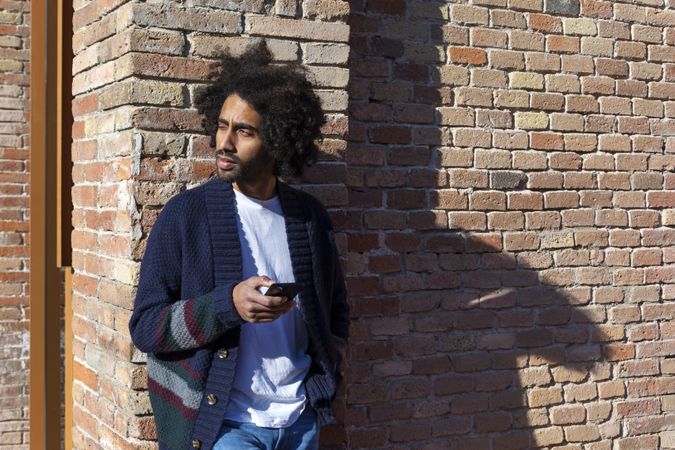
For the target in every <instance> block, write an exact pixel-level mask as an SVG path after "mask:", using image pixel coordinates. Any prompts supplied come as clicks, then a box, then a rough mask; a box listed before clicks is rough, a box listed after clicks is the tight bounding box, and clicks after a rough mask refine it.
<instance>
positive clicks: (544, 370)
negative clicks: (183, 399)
mask: <svg viewBox="0 0 675 450" xmlns="http://www.w3.org/2000/svg"><path fill="white" fill-rule="evenodd" d="M74 3H75V5H74V6H75V16H74V23H73V29H74V31H75V34H74V39H73V47H74V51H75V60H74V64H73V91H74V95H75V98H74V101H73V110H74V115H75V123H74V127H73V136H74V144H73V160H74V168H73V180H74V184H75V186H74V188H73V203H74V212H73V225H74V228H75V231H74V233H73V237H72V241H73V250H74V254H73V266H74V270H75V274H74V279H73V290H74V292H73V305H74V320H73V330H74V333H75V339H74V342H73V352H74V357H75V363H74V374H75V384H74V386H73V395H74V403H75V405H74V420H75V430H74V441H75V442H74V443H75V448H78V449H79V448H92V449H102V448H109V449H127V448H129V449H131V448H148V449H150V448H155V444H154V442H153V440H154V438H155V431H154V426H153V423H152V420H151V417H150V407H149V404H148V398H147V393H146V392H145V390H146V388H147V385H146V375H145V371H144V365H143V355H141V354H139V353H138V351H137V350H135V349H134V348H133V346H132V344H131V342H130V340H129V337H128V333H127V322H128V318H129V314H130V310H131V308H132V306H133V298H134V293H135V292H134V289H135V284H136V282H137V275H138V268H139V261H140V258H141V255H142V253H143V249H144V246H145V239H146V238H147V235H148V233H149V231H150V229H151V227H152V224H153V223H154V220H155V218H156V217H157V214H158V212H159V210H160V209H161V207H162V205H163V204H164V203H165V202H166V201H167V200H168V199H169V198H170V197H171V196H173V195H175V194H176V193H177V192H179V191H180V190H182V189H185V188H189V187H192V186H194V185H196V184H199V183H200V182H202V181H203V180H205V179H206V178H207V177H208V176H210V175H211V174H212V172H213V169H214V167H213V161H212V154H211V152H212V150H211V149H210V148H209V147H208V139H207V138H206V137H205V136H204V135H203V134H202V133H201V130H200V121H199V117H198V116H197V115H196V113H195V111H194V109H193V108H192V102H193V98H194V92H195V89H196V88H197V87H198V86H199V85H200V82H201V80H202V79H203V77H204V75H205V73H206V70H207V67H208V60H209V58H212V57H213V56H214V55H215V54H216V52H217V50H218V48H219V47H222V48H228V49H230V50H231V51H232V52H233V53H238V52H240V51H241V50H242V49H243V48H244V47H245V46H246V44H247V43H248V42H250V40H251V39H252V38H253V37H259V36H265V37H268V38H269V39H270V41H269V43H270V47H271V49H272V51H273V54H274V57H275V59H276V60H278V61H298V62H301V63H303V64H305V65H306V66H307V67H308V68H309V73H310V76H311V77H312V80H313V81H314V82H315V84H316V87H317V93H318V94H319V96H320V98H321V99H322V101H323V102H324V106H325V107H326V109H327V111H328V113H329V114H328V119H329V120H328V124H327V125H326V127H325V132H326V139H325V140H324V141H323V143H322V150H323V156H322V160H321V162H319V164H318V165H316V166H315V167H313V168H312V169H310V170H309V171H308V173H307V175H306V176H305V178H304V180H302V186H303V187H304V188H305V189H308V190H309V191H310V192H312V193H314V194H316V195H318V196H319V197H320V198H321V199H322V200H323V201H324V203H326V205H327V206H328V207H329V208H330V210H331V214H332V216H333V219H334V222H335V225H336V227H337V229H338V231H339V232H340V233H339V234H338V245H339V247H340V250H341V252H342V254H343V256H344V268H345V274H346V278H347V285H348V288H349V291H350V294H351V302H352V306H353V324H352V327H351V335H352V338H351V346H350V349H349V354H348V361H347V363H346V375H347V377H346V380H345V387H344V389H343V392H342V393H341V395H340V397H339V398H338V400H337V402H336V409H337V411H338V417H339V420H340V424H339V425H337V426H331V427H329V428H327V429H325V430H324V432H323V437H322V439H323V445H324V447H325V448H336V449H337V448H397V449H399V448H400V449H407V448H429V449H440V448H458V449H459V448H466V449H478V448H486V449H508V448H530V447H535V446H537V447H543V448H570V449H572V448H574V449H577V448H587V449H595V450H597V449H609V448H612V449H616V448H619V449H629V448H636V449H637V448H639V449H649V448H654V449H656V448H671V447H674V446H675V444H673V441H675V438H674V437H673V432H672V431H671V428H672V416H673V411H674V410H675V406H674V405H675V401H674V400H673V396H674V395H675V392H674V390H675V388H674V387H673V380H672V378H673V374H674V373H675V363H673V358H672V355H673V351H674V347H673V342H674V340H675V328H674V327H673V325H672V323H671V322H672V316H673V309H672V307H671V306H670V305H669V303H668V302H669V301H672V300H673V299H675V275H674V273H675V269H674V268H673V265H674V264H675V252H673V251H672V247H673V245H675V233H674V232H673V230H672V228H673V226H675V212H674V211H675V197H674V196H673V193H672V192H673V189H674V188H675V177H673V176H672V172H673V170H675V159H674V156H673V155H674V154H675V153H674V150H675V140H674V139H673V137H672V136H673V133H674V131H673V130H674V127H675V122H674V119H673V113H674V112H675V108H674V107H673V104H672V101H673V93H672V91H673V80H675V72H674V71H673V62H674V61H673V45H675V35H674V34H673V32H672V27H673V26H674V25H675V22H674V17H673V13H672V4H670V3H672V2H670V3H669V2H662V1H659V0H639V1H634V2H627V1H622V2H609V1H599V0H598V1H595V0H581V1H576V0H509V1H507V0H472V1H467V2H446V1H440V0H439V1H425V2H419V1H414V0H370V1H368V2H365V1H353V2H347V1H342V0H304V1H301V0H277V1H266V0H265V1H264V0H246V1H238V2H219V1H213V0H192V1H187V2H149V3H148V2H140V1H112V2H104V1H95V2H74ZM2 4H3V12H2V13H1V14H0V51H1V52H2V55H0V77H1V78H2V79H3V83H2V86H1V87H0V152H1V154H2V156H1V157H0V165H1V166H2V170H1V171H0V176H2V179H1V180H0V189H1V190H0V202H2V208H1V211H0V227H2V228H1V229H0V251H2V253H0V269H1V270H0V273H1V276H2V277H3V283H2V288H0V289H2V293H0V299H1V303H0V331H2V333H0V334H2V336H3V337H2V338H1V339H4V341H3V342H4V345H3V346H2V348H3V349H4V350H3V351H2V352H1V353H0V355H1V356H0V402H1V403H2V408H0V411H2V412H1V413H0V448H23V447H22V446H25V445H26V442H27V424H26V418H27V391H26V378H27V372H26V363H27V359H26V358H27V353H26V351H25V348H24V343H25V342H26V339H27V335H26V329H27V315H26V314H27V311H28V310H27V308H26V299H27V293H28V291H27V288H28V287H27V284H26V283H27V280H28V278H27V267H28V265H27V255H28V248H27V244H28V242H29V239H28V235H27V231H28V224H27V222H26V220H27V217H28V216H27V207H28V197H27V194H28V190H27V183H28V172H27V170H28V169H27V165H26V162H27V159H28V141H27V139H26V138H27V133H28V128H27V126H26V125H25V124H24V122H25V118H26V116H25V114H26V108H27V101H28V89H27V86H28V83H27V76H28V75H27V74H28V67H27V64H26V61H27V59H28V53H27V52H28V47H27V44H28V40H27V37H28V35H29V27H28V25H27V24H28V16H27V13H28V11H29V8H28V2H21V1H11V2H4V3H2ZM348 131H349V134H347V133H348Z"/></svg>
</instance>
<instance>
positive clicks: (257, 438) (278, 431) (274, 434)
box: [213, 405, 319, 450]
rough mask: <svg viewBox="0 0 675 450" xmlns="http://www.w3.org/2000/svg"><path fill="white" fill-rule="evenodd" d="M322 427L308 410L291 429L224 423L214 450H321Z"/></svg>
mask: <svg viewBox="0 0 675 450" xmlns="http://www.w3.org/2000/svg"><path fill="white" fill-rule="evenodd" d="M318 448H319V424H318V422H317V418H316V412H314V410H313V409H312V407H311V406H309V405H307V406H305V410H304V411H303V412H302V414H301V415H300V417H298V420H296V421H295V423H293V425H291V426H290V427H288V428H264V427H259V426H257V425H256V424H254V423H239V422H234V421H232V420H224V421H223V427H222V428H221V429H220V433H219V434H218V439H217V440H216V444H215V445H214V446H213V450H317V449H318Z"/></svg>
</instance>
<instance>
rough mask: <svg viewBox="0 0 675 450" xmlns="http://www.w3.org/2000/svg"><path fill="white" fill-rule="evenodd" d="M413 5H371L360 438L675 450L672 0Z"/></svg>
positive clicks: (368, 444) (358, 163) (356, 51)
mask: <svg viewBox="0 0 675 450" xmlns="http://www.w3.org/2000/svg"><path fill="white" fill-rule="evenodd" d="M395 3H396V7H395V8H394V7H393V5H394V3H392V4H391V6H390V8H391V9H387V10H385V9H384V8H383V7H382V6H381V5H380V4H379V3H378V6H377V7H374V2H353V3H352V13H351V19H350V24H351V27H352V29H351V41H350V42H351V43H352V54H351V61H350V67H351V68H352V70H351V74H350V77H351V78H350V86H352V88H351V90H350V99H349V103H350V105H349V111H350V114H351V115H350V130H351V133H350V142H349V144H348V147H347V150H346V151H347V162H348V170H349V173H350V177H349V178H348V179H347V188H348V190H349V198H350V203H349V204H348V205H347V208H346V211H345V213H344V214H345V217H344V222H341V223H340V225H341V228H342V230H344V231H345V232H346V234H347V239H348V244H349V245H348V247H347V262H348V263H347V266H346V270H347V274H348V280H349V286H350V289H351V292H352V304H353V305H354V313H353V318H354V321H355V323H354V324H353V326H352V348H351V359H350V365H349V367H348V372H347V385H348V386H347V396H346V397H345V399H344V409H345V410H346V411H347V417H346V424H347V429H346V432H347V442H348V444H347V445H346V447H347V448H418V447H419V448H433V449H436V448H467V449H468V448H471V449H477V448H485V449H510V448H514V449H515V448H533V447H537V448H540V447H541V448H566V449H567V448H569V449H573V448H574V449H577V448H578V449H581V448H586V449H591V448H592V449H617V448H669V447H670V446H672V445H673V444H672V442H673V436H672V432H671V431H670V428H671V425H672V401H670V397H668V400H667V406H666V404H665V403H664V402H665V400H663V397H661V396H662V395H666V396H672V395H673V393H672V391H673V385H672V382H671V381H667V380H669V378H668V377H669V375H672V370H670V369H671V366H672V361H671V357H672V350H673V349H672V345H673V344H672V342H671V341H672V336H673V334H672V326H671V325H670V321H671V316H670V312H666V311H670V309H672V308H667V307H665V305H666V304H667V301H668V300H669V299H670V298H671V297H672V296H673V293H674V292H675V290H673V288H672V285H673V267H672V264H673V263H672V259H668V258H667V256H666V254H671V253H672V252H670V251H669V247H670V246H672V243H673V242H674V241H673V236H672V235H673V233H672V232H671V228H672V226H673V223H675V215H674V214H673V212H672V210H673V202H674V201H675V199H674V198H673V196H672V189H673V188H672V186H673V185H672V184H668V182H667V179H672V177H669V174H668V171H669V170H672V167H673V164H674V160H673V156H672V151H670V150H669V149H670V148H672V146H673V143H674V142H675V141H673V139H672V134H673V130H675V129H674V128H673V123H672V120H671V115H672V108H671V109H669V108H668V105H669V103H668V102H669V101H670V100H672V92H671V91H672V86H671V85H670V84H669V83H671V82H672V79H673V77H672V76H669V75H667V73H668V70H669V69H668V67H669V64H670V63H671V62H672V49H673V47H672V46H673V40H672V38H671V39H670V41H668V40H667V38H666V36H667V32H666V30H667V29H668V27H672V26H673V24H674V23H675V22H673V20H674V17H673V15H672V11H671V9H672V5H668V2H662V1H659V0H645V1H636V2H608V1H594V0H581V1H576V0H575V1H570V0H536V1H528V0H510V1H508V2H507V1H506V0H472V1H468V2H449V4H448V2H442V1H432V2H427V3H431V5H433V8H441V9H443V8H445V7H447V8H448V11H447V17H448V18H447V19H445V17H446V16H445V14H446V13H445V12H442V13H439V14H438V15H436V16H434V18H433V20H432V19H430V18H429V17H428V16H427V17H424V18H423V17H422V16H421V15H420V14H419V13H418V12H417V11H416V10H415V9H416V8H417V6H418V3H417V2H414V1H412V0H411V1H403V0H401V1H398V2H395ZM427 7H429V8H431V7H432V6H429V5H427ZM401 17H405V18H406V19H407V21H406V23H405V25H402V23H401ZM507 37H508V39H507ZM382 42H387V47H386V49H385V48H384V47H383V46H382V45H381V43H382ZM411 45H414V46H415V48H416V54H424V53H425V49H424V47H425V46H426V47H427V49H426V50H427V51H428V52H429V54H432V53H433V54H434V55H436V54H441V55H444V57H443V58H441V59H440V60H439V59H436V58H434V59H426V60H419V59H417V60H415V61H413V57H412V55H411V54H407V53H405V52H402V51H397V49H399V48H400V49H405V48H409V47H410V46H411ZM507 45H508V47H507ZM439 46H442V47H443V49H444V50H445V51H444V52H438V51H437V48H438V47H439ZM432 49H433V50H432ZM668 61H670V62H668ZM368 68H371V70H368ZM404 68H405V70H403V69H404ZM385 69H387V70H385ZM671 72H672V70H671ZM423 91H424V92H433V93H434V95H433V96H428V95H425V96H422V95H416V93H421V92H423ZM429 105H431V106H433V107H434V108H435V109H436V115H435V118H434V120H435V121H434V122H432V123H429V122H420V120H423V118H424V117H425V116H423V115H422V114H416V113H415V112H414V111H418V110H419V111H425V109H421V106H425V107H428V106H429ZM406 109H407V110H409V111H410V113H411V114H410V116H409V115H406V114H401V113H399V114H395V112H396V111H404V110H406ZM421 123H424V127H425V128H431V127H435V128H436V131H435V132H436V135H437V136H438V138H439V139H438V140H437V141H435V142H433V141H424V140H421V139H418V138H417V137H416V136H418V134H417V133H418V131H417V130H419V128H420V125H421ZM444 136H447V138H444ZM442 139H446V140H445V141H443V140H442ZM438 142H440V144H439V143H438ZM383 145H384V146H385V148H382V146H383ZM413 146H414V147H413ZM399 147H403V148H404V149H405V150H403V151H405V152H407V153H408V155H407V157H405V158H403V157H402V155H401V150H400V149H399ZM394 149H396V150H394ZM379 152H385V153H386V152H389V153H391V152H396V155H397V158H400V159H398V160H397V159H392V158H387V157H383V156H380V153H379ZM429 155H433V156H432V157H431V158H429ZM421 171H424V173H429V174H432V173H433V174H434V183H432V184H426V185H425V184H418V181H417V179H416V178H415V177H414V176H413V174H414V173H418V172H421ZM385 174H386V175H385ZM374 180H378V181H377V182H375V181H374ZM439 180H440V181H439ZM402 192H405V193H406V196H405V197H401V194H400V193H402ZM380 198H383V199H384V200H385V201H379V200H380ZM399 198H400V201H399V200H398V199H399ZM356 199H359V201H356ZM361 199H374V200H376V201H372V202H369V203H367V205H368V206H369V209H367V210H364V202H362V201H360V200H361ZM421 214H430V217H433V220H430V221H429V223H427V226H426V227H420V226H419V224H418V217H419V216H420V215H421ZM366 280H367V281H366ZM385 305H386V306H385ZM643 311H644V313H643ZM647 311H648V316H649V319H648V318H647ZM664 331H665V332H664ZM669 333H670V334H669ZM413 385H414V387H415V389H414V392H413V389H408V390H407V391H406V396H404V397H401V396H400V395H399V393H400V389H399V387H400V386H413ZM429 385H431V390H430V391H429V390H428V389H427V386H429ZM383 386H389V387H390V389H389V390H388V391H387V390H382V389H383ZM430 424H431V427H429V425H430Z"/></svg>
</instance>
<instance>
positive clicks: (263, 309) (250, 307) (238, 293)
mask: <svg viewBox="0 0 675 450" xmlns="http://www.w3.org/2000/svg"><path fill="white" fill-rule="evenodd" d="M273 284H274V281H272V279H271V278H269V277H264V276H263V277H251V278H249V279H248V280H244V281H242V282H241V283H239V284H238V285H236V286H235V287H234V290H233V291H232V300H233V302H234V307H235V308H236V310H237V312H238V313H239V315H240V316H241V318H242V319H244V320H245V321H246V322H251V323H264V322H272V321H273V320H276V319H277V318H278V317H279V316H280V315H282V314H285V313H286V312H288V311H289V310H290V309H291V308H293V306H294V305H295V302H292V301H290V302H289V301H288V299H287V298H286V297H273V296H269V295H263V294H261V293H260V292H259V291H258V288H259V287H260V286H265V287H270V286H272V285H273Z"/></svg>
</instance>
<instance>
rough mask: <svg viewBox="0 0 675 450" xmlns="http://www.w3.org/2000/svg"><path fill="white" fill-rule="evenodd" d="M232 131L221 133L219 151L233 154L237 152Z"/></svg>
mask: <svg viewBox="0 0 675 450" xmlns="http://www.w3.org/2000/svg"><path fill="white" fill-rule="evenodd" d="M233 137H234V136H233V134H232V131H231V130H230V129H229V128H228V129H227V130H224V131H222V132H221V134H220V136H219V141H218V142H217V144H218V149H219V150H225V151H228V152H232V151H234V150H235V147H234V140H233Z"/></svg>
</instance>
